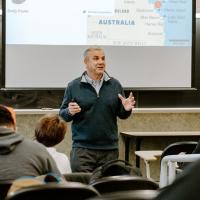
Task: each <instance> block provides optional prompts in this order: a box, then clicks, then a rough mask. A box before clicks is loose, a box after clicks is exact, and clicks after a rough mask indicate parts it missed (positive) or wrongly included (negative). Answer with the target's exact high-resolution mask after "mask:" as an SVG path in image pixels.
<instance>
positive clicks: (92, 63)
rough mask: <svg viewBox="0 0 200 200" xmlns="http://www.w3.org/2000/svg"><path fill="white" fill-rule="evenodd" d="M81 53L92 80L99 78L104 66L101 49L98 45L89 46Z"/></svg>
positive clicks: (103, 56)
mask: <svg viewBox="0 0 200 200" xmlns="http://www.w3.org/2000/svg"><path fill="white" fill-rule="evenodd" d="M83 55H84V63H85V65H86V71H87V74H88V75H89V76H90V78H92V79H94V80H96V79H100V78H101V77H102V75H103V73H104V71H105V67H106V62H105V54H104V51H103V49H101V48H98V47H96V48H95V47H94V48H89V49H86V50H85V52H84V54H83Z"/></svg>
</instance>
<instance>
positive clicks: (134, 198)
mask: <svg viewBox="0 0 200 200" xmlns="http://www.w3.org/2000/svg"><path fill="white" fill-rule="evenodd" d="M158 194H159V191H158V190H129V191H120V192H113V193H108V194H104V195H101V196H100V197H92V198H89V199H88V200H153V199H154V198H155V197H156V196H157V195H158Z"/></svg>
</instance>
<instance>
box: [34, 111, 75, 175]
mask: <svg viewBox="0 0 200 200" xmlns="http://www.w3.org/2000/svg"><path fill="white" fill-rule="evenodd" d="M66 130H67V124H66V122H65V121H64V120H62V119H61V118H60V117H59V116H58V115H56V114H54V115H45V116H44V117H42V118H41V119H40V120H39V121H38V123H37V124H36V128H35V139H36V140H37V141H38V142H40V143H42V144H43V145H45V146H46V147H47V151H48V152H49V153H50V155H51V156H52V157H53V159H54V160H55V162H56V164H57V167H58V169H59V170H60V172H61V173H62V174H66V173H71V167H70V162H69V159H68V157H67V156H66V155H65V154H64V153H60V152H57V151H56V149H55V148H54V146H55V145H57V144H59V143H60V142H61V141H62V140H63V139H64V137H65V133H66Z"/></svg>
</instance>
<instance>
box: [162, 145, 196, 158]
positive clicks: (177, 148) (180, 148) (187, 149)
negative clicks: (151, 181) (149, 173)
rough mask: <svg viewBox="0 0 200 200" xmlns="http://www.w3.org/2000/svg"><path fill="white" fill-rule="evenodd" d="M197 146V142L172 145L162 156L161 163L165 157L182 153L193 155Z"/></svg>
mask: <svg viewBox="0 0 200 200" xmlns="http://www.w3.org/2000/svg"><path fill="white" fill-rule="evenodd" d="M197 144H198V142H196V141H182V142H175V143H172V144H170V145H169V146H167V147H166V148H165V149H164V150H163V152H162V154H161V156H160V161H162V159H163V157H164V156H168V155H176V154H180V153H185V154H191V153H192V152H193V150H194V149H195V148H196V146H197Z"/></svg>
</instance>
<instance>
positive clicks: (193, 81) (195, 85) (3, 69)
mask: <svg viewBox="0 0 200 200" xmlns="http://www.w3.org/2000/svg"><path fill="white" fill-rule="evenodd" d="M2 11H3V12H2V67H1V76H0V78H1V81H0V90H6V91H26V90H38V91H40V90H63V89H64V87H62V88H46V87H45V88H42V87H41V88H34V87H33V88H23V87H20V88H6V87H5V85H6V80H5V72H6V60H5V58H6V14H5V13H6V12H5V11H6V0H5V1H2ZM196 15H197V14H196V0H192V47H191V76H192V77H191V87H139V88H137V87H124V90H126V91H129V90H134V91H188V90H197V89H198V88H200V85H199V84H198V80H197V79H198V78H199V77H198V75H197V74H196V73H195V72H196V71H198V70H197V69H198V64H197V63H196V62H195V61H196V59H195V48H196V40H195V38H196V18H197V16H196Z"/></svg>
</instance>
